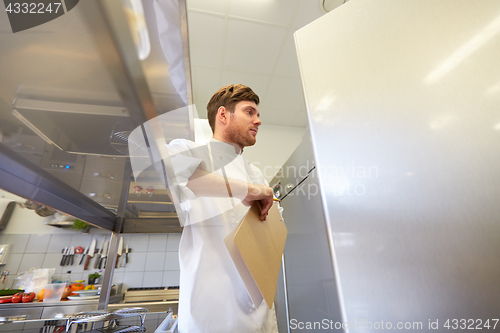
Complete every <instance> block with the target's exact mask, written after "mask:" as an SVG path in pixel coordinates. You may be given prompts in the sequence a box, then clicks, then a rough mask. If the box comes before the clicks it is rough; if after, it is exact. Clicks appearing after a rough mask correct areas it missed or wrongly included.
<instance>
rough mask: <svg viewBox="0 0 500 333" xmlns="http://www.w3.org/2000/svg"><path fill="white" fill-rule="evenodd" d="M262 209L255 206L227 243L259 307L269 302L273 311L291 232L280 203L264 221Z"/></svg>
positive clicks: (253, 299) (225, 241)
mask: <svg viewBox="0 0 500 333" xmlns="http://www.w3.org/2000/svg"><path fill="white" fill-rule="evenodd" d="M259 216H260V207H259V205H258V204H257V203H255V204H254V205H252V207H251V208H250V210H249V211H248V213H247V215H246V216H245V218H244V219H243V220H242V221H241V222H240V223H239V224H238V226H237V227H236V228H234V229H233V231H231V232H230V233H229V234H228V235H227V236H226V237H225V238H224V243H225V244H226V247H227V249H228V251H229V254H230V255H231V258H232V259H233V262H234V264H235V266H236V269H237V270H238V272H239V273H240V276H241V278H242V280H243V283H244V284H245V287H246V288H247V291H248V294H249V295H250V297H251V298H252V301H253V303H254V304H255V306H257V307H258V306H259V305H260V304H261V303H262V300H265V301H266V303H267V305H268V307H269V308H272V306H273V301H274V294H275V292H276V285H277V283H278V275H279V269H280V266H281V256H282V254H283V250H284V249H285V241H286V236H287V229H286V226H285V223H284V222H283V219H282V218H281V214H280V213H279V211H278V207H277V206H276V204H273V206H272V207H271V209H269V214H268V216H267V218H266V221H264V222H263V221H261V220H260V218H259Z"/></svg>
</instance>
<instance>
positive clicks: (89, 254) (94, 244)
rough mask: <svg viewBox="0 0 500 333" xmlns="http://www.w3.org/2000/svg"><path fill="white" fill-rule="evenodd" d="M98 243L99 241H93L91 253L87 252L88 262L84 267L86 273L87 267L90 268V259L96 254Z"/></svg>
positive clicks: (90, 248) (86, 261)
mask: <svg viewBox="0 0 500 333" xmlns="http://www.w3.org/2000/svg"><path fill="white" fill-rule="evenodd" d="M96 243H97V241H96V239H95V238H94V239H93V240H92V243H90V247H89V251H88V252H87V260H85V265H83V270H84V271H86V270H87V267H88V266H89V261H90V258H92V257H93V256H94V254H95V246H96Z"/></svg>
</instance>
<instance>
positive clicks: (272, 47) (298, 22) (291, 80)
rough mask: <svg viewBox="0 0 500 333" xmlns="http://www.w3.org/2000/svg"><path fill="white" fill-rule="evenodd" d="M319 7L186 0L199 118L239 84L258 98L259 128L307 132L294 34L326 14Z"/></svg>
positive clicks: (290, 1) (272, 0) (297, 1)
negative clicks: (223, 90) (217, 95)
mask: <svg viewBox="0 0 500 333" xmlns="http://www.w3.org/2000/svg"><path fill="white" fill-rule="evenodd" d="M338 2H339V3H338V4H339V5H340V4H342V3H343V2H344V0H338ZM321 3H322V2H321V0H253V1H248V0H187V6H188V29H189V46H190V55H191V67H192V76H193V94H194V102H195V104H196V107H197V111H198V114H199V116H200V118H206V105H207V103H208V101H209V99H210V97H211V96H212V94H213V93H214V92H215V91H217V89H219V88H220V87H222V86H224V85H227V84H230V83H242V84H245V85H248V86H250V87H251V88H252V89H253V90H254V91H255V92H256V93H257V94H258V95H259V96H260V98H261V104H260V113H261V119H262V122H263V124H272V125H282V126H294V127H305V126H307V117H306V108H305V103H304V97H303V93H302V85H301V81H300V74H299V68H298V62H297V56H296V53H295V44H294V40H293V33H294V32H295V31H296V30H297V29H299V28H301V27H303V26H304V25H306V24H308V23H310V22H312V21H314V20H315V19H317V18H318V17H320V16H322V15H323V14H325V12H324V11H323V9H322V7H321Z"/></svg>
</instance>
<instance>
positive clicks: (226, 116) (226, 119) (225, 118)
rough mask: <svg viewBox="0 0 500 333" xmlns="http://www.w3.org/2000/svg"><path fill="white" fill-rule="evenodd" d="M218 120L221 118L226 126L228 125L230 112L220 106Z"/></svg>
mask: <svg viewBox="0 0 500 333" xmlns="http://www.w3.org/2000/svg"><path fill="white" fill-rule="evenodd" d="M217 118H219V120H220V121H221V122H222V123H223V124H224V125H227V123H228V122H229V112H228V111H227V109H226V108H225V107H224V106H220V107H219V109H218V110H217Z"/></svg>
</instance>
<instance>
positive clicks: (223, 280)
mask: <svg viewBox="0 0 500 333" xmlns="http://www.w3.org/2000/svg"><path fill="white" fill-rule="evenodd" d="M168 151H169V154H170V155H171V157H172V158H171V159H170V161H169V162H170V163H171V165H172V167H173V168H172V169H173V171H174V173H175V176H174V177H175V178H176V179H174V180H173V183H174V187H176V188H175V189H172V190H176V191H177V193H179V200H180V201H181V204H180V206H181V207H182V210H183V213H184V214H185V221H184V231H183V233H182V237H181V242H180V245H179V262H180V294H179V312H178V314H179V317H178V318H179V332H180V333H211V332H213V333H255V332H266V333H270V332H273V333H274V332H276V333H277V332H278V327H277V322H276V315H275V311H274V306H273V308H272V309H269V307H268V306H267V304H266V302H262V303H261V304H258V305H254V304H253V302H252V300H251V298H250V296H249V294H248V292H247V290H246V288H245V285H244V283H243V281H242V279H241V277H240V275H239V273H238V271H237V270H236V267H235V265H234V263H233V261H232V259H231V257H230V255H229V252H228V251H227V248H226V246H225V244H224V241H223V239H224V237H226V235H227V234H228V233H229V232H230V231H231V230H232V229H233V228H234V227H235V226H236V225H237V224H238V223H239V222H240V221H241V219H242V218H243V217H244V216H245V214H246V213H247V211H248V209H249V207H246V206H244V205H243V204H242V202H241V200H239V199H236V198H229V196H228V197H226V198H211V197H196V195H195V194H194V193H193V192H192V191H191V190H190V189H189V188H187V187H186V184H187V182H188V180H189V178H190V177H191V175H192V174H193V172H194V171H195V170H196V168H197V167H198V166H201V167H203V168H206V169H207V170H209V171H212V172H213V170H212V166H213V167H214V169H215V170H216V171H215V172H216V173H217V174H219V175H222V174H223V173H222V171H221V169H220V168H221V167H223V169H224V172H225V174H226V176H227V177H228V178H229V179H239V180H244V181H245V182H248V183H253V184H265V183H266V181H265V179H264V176H263V175H262V172H261V171H260V170H259V169H258V168H256V167H254V166H252V165H250V164H249V163H248V162H247V161H246V160H245V159H244V158H243V157H242V156H241V153H240V154H237V153H236V151H235V147H234V146H232V145H230V144H228V143H224V142H220V141H217V140H215V139H212V140H211V141H210V142H209V143H208V147H206V146H205V147H204V146H202V145H199V144H197V143H194V142H191V141H188V140H184V139H177V140H173V141H172V142H171V143H170V144H169V145H168Z"/></svg>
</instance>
